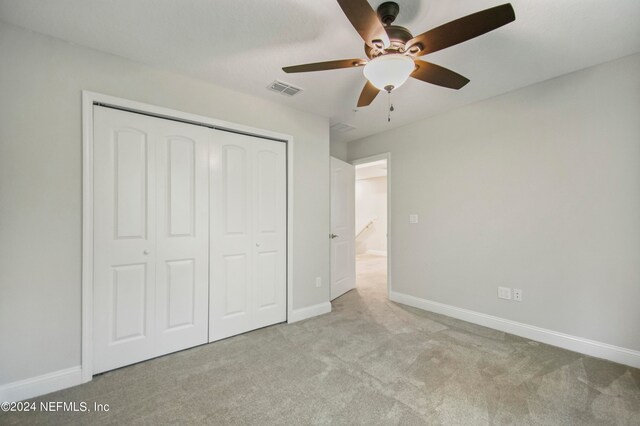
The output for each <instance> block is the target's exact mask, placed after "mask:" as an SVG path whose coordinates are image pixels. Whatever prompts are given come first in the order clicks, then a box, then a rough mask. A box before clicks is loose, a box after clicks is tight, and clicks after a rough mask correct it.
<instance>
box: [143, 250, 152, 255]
mask: <svg viewBox="0 0 640 426" xmlns="http://www.w3.org/2000/svg"><path fill="white" fill-rule="evenodd" d="M143 253H144V254H149V253H151V251H149V250H145V251H143Z"/></svg>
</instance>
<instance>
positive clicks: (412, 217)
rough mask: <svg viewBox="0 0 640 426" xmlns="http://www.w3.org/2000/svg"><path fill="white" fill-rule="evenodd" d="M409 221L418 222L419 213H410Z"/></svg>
mask: <svg viewBox="0 0 640 426" xmlns="http://www.w3.org/2000/svg"><path fill="white" fill-rule="evenodd" d="M409 223H418V215H417V214H415V213H414V214H410V215H409Z"/></svg>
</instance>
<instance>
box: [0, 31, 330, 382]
mask: <svg viewBox="0 0 640 426" xmlns="http://www.w3.org/2000/svg"><path fill="white" fill-rule="evenodd" d="M0 57H2V58H3V59H2V65H1V68H0V97H1V98H0V339H1V340H2V343H1V344H0V384H6V383H10V382H13V381H17V380H21V379H26V378H29V377H34V376H37V375H40V374H44V373H48V372H52V371H56V370H60V369H64V368H69V367H73V366H77V365H79V364H80V306H81V304H80V266H81V201H82V200H81V183H82V180H81V178H82V175H81V170H82V169H81V167H82V161H81V152H82V140H81V121H80V119H81V90H83V89H86V90H91V91H95V92H100V93H105V94H109V95H114V96H119V97H123V98H127V99H132V100H136V101H140V102H146V103H150V104H154V105H160V106H164V107H168V108H173V109H177V110H181V111H186V112H191V113H196V114H200V115H205V116H209V117H214V118H218V119H222V120H227V121H231V122H235V123H240V124H245V125H249V126H254V127H258V128H263V129H267V130H272V131H276V132H281V133H286V134H290V135H293V137H294V141H295V151H294V155H295V161H294V162H295V168H294V179H295V183H294V199H295V202H294V208H295V211H294V217H293V221H294V248H293V249H294V273H293V282H294V301H293V302H294V303H293V305H294V308H301V307H305V306H309V305H314V304H317V303H322V302H326V301H328V300H329V279H330V273H329V241H328V239H327V234H328V232H329V123H328V120H327V119H326V118H321V117H318V116H314V115H311V114H306V113H302V112H299V111H295V110H293V109H289V108H287V107H284V106H282V105H278V104H275V103H271V102H268V101H265V100H262V99H258V98H255V97H251V96H247V95H243V94H240V93H236V92H232V91H229V90H226V89H223V88H220V87H216V86H212V85H209V84H206V83H203V82H200V81H197V80H193V79H190V78H187V77H184V76H180V75H177V74H172V73H170V72H166V71H162V70H158V69H153V68H150V67H147V66H144V65H141V64H137V63H134V62H131V61H127V60H125V59H122V58H118V57H116V56H112V55H107V54H103V53H99V52H97V51H93V50H89V49H85V48H82V47H78V46H73V45H70V44H66V43H63V42H61V41H58V40H55V39H52V38H48V37H44V36H41V35H37V34H34V33H30V32H27V31H24V30H22V29H18V28H16V27H12V26H8V25H6V24H1V23H0ZM316 276H319V277H322V282H323V284H324V286H323V287H322V288H316V287H315V277H316Z"/></svg>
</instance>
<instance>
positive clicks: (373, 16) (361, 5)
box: [338, 0, 390, 48]
mask: <svg viewBox="0 0 640 426" xmlns="http://www.w3.org/2000/svg"><path fill="white" fill-rule="evenodd" d="M338 4H339V5H340V7H341V8H342V11H343V12H344V14H345V15H347V19H349V21H350V22H351V25H353V27H354V28H355V29H356V31H358V34H360V37H362V39H363V40H364V42H365V43H366V44H367V46H369V47H376V48H381V47H387V46H389V44H390V42H389V36H388V35H387V32H386V31H385V29H384V26H383V25H382V22H380V19H378V14H377V13H376V11H375V10H373V8H372V7H371V5H369V2H367V0H338ZM376 40H380V41H381V42H382V44H383V45H384V46H376V45H375V44H374V43H373V42H374V41H376Z"/></svg>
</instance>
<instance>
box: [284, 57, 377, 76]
mask: <svg viewBox="0 0 640 426" xmlns="http://www.w3.org/2000/svg"><path fill="white" fill-rule="evenodd" d="M366 63H367V61H365V60H364V59H338V60H337V61H327V62H316V63H313V64H303V65H293V66H290V67H284V68H282V70H283V71H284V72H286V73H292V72H309V71H326V70H337V69H340V68H352V67H360V66H362V65H364V64H366Z"/></svg>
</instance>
